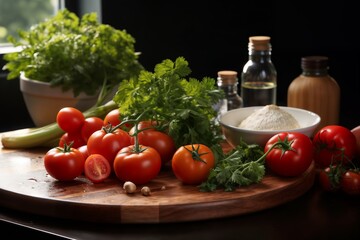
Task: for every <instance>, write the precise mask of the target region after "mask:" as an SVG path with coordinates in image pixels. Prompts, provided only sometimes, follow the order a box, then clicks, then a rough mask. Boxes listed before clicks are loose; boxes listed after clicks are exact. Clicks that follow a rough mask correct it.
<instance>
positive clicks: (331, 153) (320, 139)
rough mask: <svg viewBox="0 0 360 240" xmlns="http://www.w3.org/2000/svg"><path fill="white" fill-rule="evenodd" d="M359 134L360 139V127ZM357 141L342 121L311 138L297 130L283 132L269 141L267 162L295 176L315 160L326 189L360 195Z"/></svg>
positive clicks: (266, 149)
mask: <svg viewBox="0 0 360 240" xmlns="http://www.w3.org/2000/svg"><path fill="white" fill-rule="evenodd" d="M358 135H359V140H360V128H359V134H358ZM357 144H358V140H357V137H356V135H355V134H354V133H353V131H351V130H349V129H347V128H345V127H343V126H339V125H328V126H325V127H323V128H322V129H320V130H319V131H318V132H316V133H315V135H314V137H313V138H312V139H311V138H309V137H307V136H306V135H304V134H302V133H298V132H282V133H279V134H276V135H274V136H273V137H272V138H270V139H269V140H268V142H267V143H266V145H265V148H264V152H265V156H266V158H265V163H266V166H267V168H268V169H269V170H271V171H272V172H274V173H275V174H277V175H280V176H286V177H294V176H299V175H301V174H302V173H304V172H305V171H306V170H307V169H308V167H309V166H310V165H311V164H312V162H313V161H314V162H315V165H316V167H317V169H318V170H319V174H318V176H319V183H320V185H321V187H322V188H323V189H324V190H326V191H332V192H334V191H338V190H341V191H343V192H345V193H347V194H352V195H359V194H360V170H359V166H358V163H357V162H356V161H358V160H359V159H358V157H360V154H358V153H360V151H359V150H358V147H357Z"/></svg>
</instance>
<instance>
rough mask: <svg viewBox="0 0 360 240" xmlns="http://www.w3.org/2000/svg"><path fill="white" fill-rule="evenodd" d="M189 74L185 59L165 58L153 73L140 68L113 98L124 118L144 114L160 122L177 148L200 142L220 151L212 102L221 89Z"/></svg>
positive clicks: (213, 80) (219, 136) (219, 133)
mask: <svg viewBox="0 0 360 240" xmlns="http://www.w3.org/2000/svg"><path fill="white" fill-rule="evenodd" d="M190 73H191V70H190V68H189V66H188V62H187V61H186V60H185V58H183V57H178V58H177V59H176V60H175V61H174V62H173V61H171V60H169V59H166V60H164V61H162V62H161V63H159V64H157V65H156V66H155V68H154V72H149V71H145V70H143V71H141V73H140V75H139V77H138V78H136V79H130V80H125V81H122V82H121V84H120V86H119V89H118V92H117V93H116V95H115V96H114V98H113V100H114V101H115V102H116V103H117V104H118V106H119V109H120V112H121V113H122V116H123V120H124V121H125V120H126V119H135V118H137V117H138V116H139V115H140V114H143V116H144V117H143V118H144V120H145V119H146V120H155V121H157V122H158V123H160V126H161V127H162V128H163V129H166V130H167V132H168V133H169V135H170V136H171V137H172V138H173V139H174V142H175V144H176V146H177V147H180V146H183V145H186V144H192V143H202V144H205V145H207V146H209V147H213V148H212V149H214V148H217V149H215V151H221V150H220V149H221V147H220V144H219V142H220V141H221V140H222V135H221V132H220V126H219V125H218V124H217V123H216V122H215V121H214V119H215V117H216V111H215V110H214V109H213V105H214V104H215V103H217V102H218V101H219V100H220V99H221V98H223V96H224V92H223V91H221V90H219V89H218V88H217V86H216V84H215V83H216V82H215V79H213V78H208V77H204V78H203V79H202V80H201V81H199V80H197V79H195V78H186V77H187V76H188V75H189V74H190Z"/></svg>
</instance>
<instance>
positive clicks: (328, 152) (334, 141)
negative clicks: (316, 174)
mask: <svg viewBox="0 0 360 240" xmlns="http://www.w3.org/2000/svg"><path fill="white" fill-rule="evenodd" d="M313 144H314V161H315V163H316V164H317V166H318V167H320V168H325V167H328V166H330V164H338V163H340V162H342V163H348V162H349V161H351V160H352V159H353V158H354V157H355V154H356V151H357V150H356V138H355V135H354V134H353V133H352V132H351V131H350V130H349V129H347V128H345V127H342V126H338V125H328V126H325V127H323V128H322V129H320V130H319V131H318V132H317V133H316V134H315V136H314V138H313Z"/></svg>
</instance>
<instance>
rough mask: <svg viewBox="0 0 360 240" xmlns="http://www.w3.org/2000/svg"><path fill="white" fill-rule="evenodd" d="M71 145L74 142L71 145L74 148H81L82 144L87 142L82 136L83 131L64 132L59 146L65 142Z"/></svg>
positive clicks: (62, 145)
mask: <svg viewBox="0 0 360 240" xmlns="http://www.w3.org/2000/svg"><path fill="white" fill-rule="evenodd" d="M65 143H66V144H67V145H70V143H72V145H71V147H73V148H79V147H81V146H82V145H85V144H86V142H85V140H84V139H83V137H82V136H81V132H73V133H68V132H66V133H64V134H63V135H62V136H61V138H60V141H59V147H64V144H65Z"/></svg>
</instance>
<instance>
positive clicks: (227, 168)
mask: <svg viewBox="0 0 360 240" xmlns="http://www.w3.org/2000/svg"><path fill="white" fill-rule="evenodd" d="M264 156H265V155H264V151H263V150H262V148H260V146H259V145H257V144H251V145H247V144H246V143H245V142H241V143H240V144H239V145H238V146H236V147H235V148H234V149H233V150H231V151H230V152H229V153H227V154H226V155H225V156H224V157H223V158H221V159H220V160H219V162H218V163H217V164H216V166H215V168H213V169H212V170H211V171H210V174H209V176H208V179H207V180H206V181H205V182H203V183H202V184H200V186H199V187H200V191H203V192H208V191H210V192H211V191H215V190H216V189H218V188H223V189H224V191H228V192H230V191H234V190H235V189H236V188H237V187H241V186H248V185H250V184H253V183H258V182H260V181H261V180H262V179H263V177H264V175H265V164H264V159H265V158H264Z"/></svg>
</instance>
